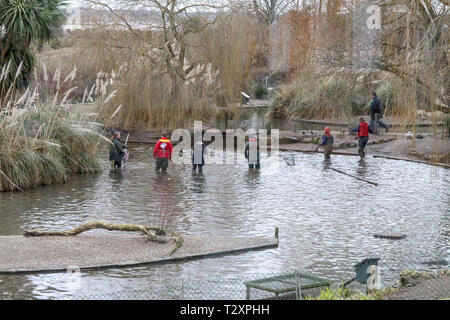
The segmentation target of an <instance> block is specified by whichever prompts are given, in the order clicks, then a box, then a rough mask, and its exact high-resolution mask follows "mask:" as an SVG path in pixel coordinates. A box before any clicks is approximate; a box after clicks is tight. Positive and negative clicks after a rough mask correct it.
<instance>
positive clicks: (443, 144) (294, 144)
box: [280, 131, 450, 166]
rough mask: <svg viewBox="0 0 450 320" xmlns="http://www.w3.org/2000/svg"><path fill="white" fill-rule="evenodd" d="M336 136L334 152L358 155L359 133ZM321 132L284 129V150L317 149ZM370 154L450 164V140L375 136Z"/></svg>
mask: <svg viewBox="0 0 450 320" xmlns="http://www.w3.org/2000/svg"><path fill="white" fill-rule="evenodd" d="M332 134H333V136H334V137H335V144H334V152H333V153H334V154H337V155H353V156H358V150H357V149H358V146H357V140H355V136H352V135H349V134H348V133H342V132H332ZM317 143H319V140H318V132H312V131H308V132H302V133H293V132H282V133H281V134H280V150H282V151H300V152H314V150H315V148H316V147H317ZM366 154H367V155H368V156H375V157H385V158H387V159H393V160H411V161H418V162H423V163H430V164H433V163H438V164H442V165H443V166H449V165H450V140H449V139H446V138H442V137H437V136H431V135H425V134H421V135H416V136H415V137H414V138H413V137H412V136H406V135H400V134H396V133H388V134H380V135H371V136H370V140H369V143H368V144H367V147H366Z"/></svg>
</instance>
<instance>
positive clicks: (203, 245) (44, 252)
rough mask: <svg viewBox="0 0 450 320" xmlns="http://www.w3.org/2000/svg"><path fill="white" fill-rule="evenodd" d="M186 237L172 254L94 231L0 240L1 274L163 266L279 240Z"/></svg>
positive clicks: (166, 247) (137, 239)
mask: <svg viewBox="0 0 450 320" xmlns="http://www.w3.org/2000/svg"><path fill="white" fill-rule="evenodd" d="M183 239H184V244H183V246H182V247H181V248H180V249H178V250H177V251H176V252H175V253H174V254H173V255H170V252H171V250H172V249H173V243H172V242H170V241H169V242H168V243H165V244H161V243H155V242H149V241H148V240H147V239H146V237H145V236H142V235H129V234H127V235H119V234H107V233H106V234H100V233H91V234H83V235H78V236H72V237H36V238H34V237H33V238H26V237H24V236H0V252H2V257H1V259H0V274H18V273H48V272H66V271H67V269H68V268H79V269H80V270H91V269H102V268H103V269H104V268H117V267H132V266H142V265H150V264H165V263H174V262H180V261H189V260H194V259H203V258H212V257H220V256H224V255H230V254H238V253H243V252H247V251H252V250H263V249H270V248H277V247H278V239H276V238H262V237H247V238H238V237H217V236H213V237H209V236H201V237H200V236H183Z"/></svg>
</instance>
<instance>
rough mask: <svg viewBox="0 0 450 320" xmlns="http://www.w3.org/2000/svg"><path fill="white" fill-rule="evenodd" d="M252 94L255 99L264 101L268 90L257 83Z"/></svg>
mask: <svg viewBox="0 0 450 320" xmlns="http://www.w3.org/2000/svg"><path fill="white" fill-rule="evenodd" d="M253 93H254V95H255V97H256V99H264V98H265V97H267V95H268V94H269V90H267V87H266V86H264V85H263V84H261V83H258V84H257V85H256V86H255V88H254V89H253Z"/></svg>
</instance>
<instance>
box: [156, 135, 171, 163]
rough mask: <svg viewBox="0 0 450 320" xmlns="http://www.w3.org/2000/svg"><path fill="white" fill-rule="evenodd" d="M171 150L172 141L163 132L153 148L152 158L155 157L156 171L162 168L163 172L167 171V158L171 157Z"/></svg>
mask: <svg viewBox="0 0 450 320" xmlns="http://www.w3.org/2000/svg"><path fill="white" fill-rule="evenodd" d="M172 151H173V146H172V143H171V142H170V140H169V139H167V133H166V132H163V133H162V135H161V139H159V141H158V142H157V143H156V146H155V148H154V149H153V158H154V159H156V171H159V169H162V171H163V172H165V171H167V168H168V167H169V160H171V159H172Z"/></svg>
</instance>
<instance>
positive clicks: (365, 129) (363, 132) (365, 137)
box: [352, 117, 372, 159]
mask: <svg viewBox="0 0 450 320" xmlns="http://www.w3.org/2000/svg"><path fill="white" fill-rule="evenodd" d="M352 131H353V132H358V153H359V156H360V157H361V159H364V158H365V157H366V153H365V148H366V145H367V142H369V132H370V133H372V129H371V128H370V126H369V125H368V124H367V122H366V120H365V119H364V118H363V117H361V118H359V125H358V126H357V127H356V128H353V129H352Z"/></svg>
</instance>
